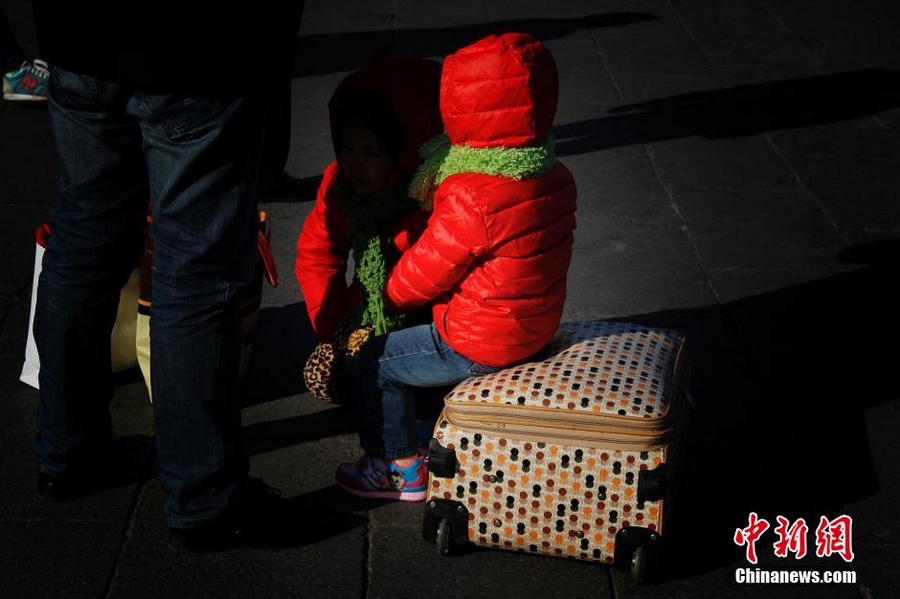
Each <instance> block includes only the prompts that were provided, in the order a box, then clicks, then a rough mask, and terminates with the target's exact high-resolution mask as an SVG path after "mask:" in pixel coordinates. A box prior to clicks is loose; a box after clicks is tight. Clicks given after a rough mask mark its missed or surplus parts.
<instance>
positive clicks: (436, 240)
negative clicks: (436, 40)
mask: <svg viewBox="0 0 900 599" xmlns="http://www.w3.org/2000/svg"><path fill="white" fill-rule="evenodd" d="M557 92H558V76H557V72H556V66H555V63H554V61H553V58H552V56H551V55H550V53H549V51H548V50H547V49H546V47H545V46H544V45H543V44H541V43H540V42H539V41H537V40H535V39H534V38H532V37H530V36H527V35H524V34H505V35H502V36H490V37H487V38H485V39H483V40H481V41H479V42H476V43H475V44H473V45H471V46H468V47H465V48H463V49H461V50H459V51H457V52H456V53H454V54H452V55H450V56H448V57H447V58H446V60H445V61H444V68H443V75H442V79H441V99H440V104H441V115H442V116H443V119H444V124H445V126H446V129H447V134H448V136H449V137H450V141H451V143H453V144H454V145H469V146H472V147H480V148H484V147H497V146H505V147H523V146H529V145H537V144H540V143H541V142H543V141H544V140H545V139H546V138H547V136H548V135H549V134H550V130H551V127H552V124H553V119H554V116H555V113H556V98H557ZM575 198H576V188H575V181H574V179H573V178H572V174H571V173H570V172H569V170H568V169H567V168H566V167H565V166H563V165H562V164H561V163H556V165H555V166H554V167H553V168H552V169H551V170H550V172H548V173H547V174H546V175H544V176H542V177H539V178H536V179H525V180H515V179H511V178H507V177H502V176H492V175H485V174H476V173H459V174H455V175H451V176H449V177H447V178H446V179H445V180H444V181H443V182H442V183H441V185H440V186H439V187H438V188H437V190H436V192H435V195H434V212H433V214H432V216H431V219H430V220H429V222H428V228H427V229H426V230H425V232H424V233H423V234H422V236H421V237H420V238H419V240H418V241H417V242H416V243H415V244H414V245H413V246H412V248H410V249H409V251H407V252H406V253H405V254H404V255H403V256H402V257H401V258H400V261H399V262H398V263H397V265H396V266H395V267H394V269H393V271H392V272H391V274H390V276H389V278H388V282H387V287H386V299H387V301H388V302H389V303H390V304H393V306H394V307H395V308H396V309H408V308H410V307H412V306H419V305H423V304H425V303H428V302H431V301H433V302H434V304H433V309H432V313H433V316H434V321H435V325H436V326H437V330H438V332H439V334H440V335H441V337H442V338H443V339H444V340H445V341H446V342H447V343H448V344H449V345H450V346H451V347H452V348H453V349H454V350H456V351H457V352H459V353H460V354H462V355H464V356H466V357H467V358H469V359H471V360H475V361H476V362H480V363H482V364H487V365H491V366H505V365H508V364H512V363H515V362H518V361H521V360H523V359H525V358H528V357H529V356H531V355H533V354H534V353H535V352H537V351H538V350H540V349H541V348H542V347H543V346H544V345H546V344H547V343H548V342H549V341H550V339H552V337H553V335H554V333H555V332H556V328H557V326H558V325H559V321H560V319H561V317H562V311H563V305H564V303H565V299H566V274H567V271H568V268H569V262H570V259H571V256H572V243H573V231H574V230H575Z"/></svg>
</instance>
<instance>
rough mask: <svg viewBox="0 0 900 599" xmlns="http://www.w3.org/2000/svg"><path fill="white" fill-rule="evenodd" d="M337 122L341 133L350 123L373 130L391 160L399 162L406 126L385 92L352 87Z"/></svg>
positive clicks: (339, 107)
mask: <svg viewBox="0 0 900 599" xmlns="http://www.w3.org/2000/svg"><path fill="white" fill-rule="evenodd" d="M336 122H337V126H338V129H337V132H338V135H340V132H341V131H342V130H343V129H344V126H345V125H347V124H348V123H349V124H352V125H356V126H362V127H366V128H368V129H371V130H372V133H374V135H375V138H376V139H377V140H378V143H380V144H381V146H382V147H383V148H384V151H385V152H386V153H387V154H388V156H389V157H390V158H391V161H392V162H394V163H395V164H396V163H397V162H398V161H399V159H400V154H402V153H403V138H404V130H403V125H402V124H401V123H400V119H398V118H397V115H396V114H395V113H394V109H393V108H391V105H390V104H389V103H388V101H387V100H386V99H385V98H384V96H382V95H381V94H378V93H375V92H372V91H369V90H366V89H363V88H359V87H357V88H352V89H348V90H347V92H346V93H345V94H344V96H343V98H341V100H340V103H339V104H338V106H337V121H336Z"/></svg>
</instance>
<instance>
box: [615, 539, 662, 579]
mask: <svg viewBox="0 0 900 599" xmlns="http://www.w3.org/2000/svg"><path fill="white" fill-rule="evenodd" d="M662 545H663V539H662V537H661V536H660V535H659V534H657V533H656V532H654V531H652V530H648V529H646V528H642V527H639V526H631V527H628V528H623V529H621V530H620V531H619V532H618V533H617V534H616V552H615V556H614V563H615V565H616V566H617V567H618V568H620V569H622V570H626V571H630V572H631V578H632V579H633V580H634V581H635V582H636V583H638V584H645V583H648V582H654V581H656V580H658V579H659V578H660V577H661V575H662V566H663V564H662V561H663V546H662Z"/></svg>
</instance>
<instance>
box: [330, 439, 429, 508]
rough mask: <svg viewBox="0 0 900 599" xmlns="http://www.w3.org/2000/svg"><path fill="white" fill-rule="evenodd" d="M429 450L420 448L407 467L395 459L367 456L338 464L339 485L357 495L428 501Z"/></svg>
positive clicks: (337, 477)
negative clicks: (427, 455) (427, 451)
mask: <svg viewBox="0 0 900 599" xmlns="http://www.w3.org/2000/svg"><path fill="white" fill-rule="evenodd" d="M425 455H426V454H425V452H424V451H421V450H420V451H419V453H418V454H417V455H416V459H415V461H413V463H412V464H410V465H409V466H406V467H402V466H398V465H397V463H396V461H394V460H383V459H381V458H372V457H369V456H363V457H361V458H359V460H357V461H356V462H347V463H345V464H341V465H340V466H338V469H337V472H336V473H335V478H336V479H337V483H338V485H339V486H340V487H341V488H342V489H344V490H345V491H347V492H348V493H350V494H351V495H356V496H357V497H369V498H372V499H397V500H399V501H424V500H425V495H426V491H427V490H428V467H427V464H426V463H425Z"/></svg>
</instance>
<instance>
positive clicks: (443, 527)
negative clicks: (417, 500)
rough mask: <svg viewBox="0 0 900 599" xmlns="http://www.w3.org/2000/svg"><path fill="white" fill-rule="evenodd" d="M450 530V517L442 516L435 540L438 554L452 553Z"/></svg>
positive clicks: (445, 555) (446, 554)
mask: <svg viewBox="0 0 900 599" xmlns="http://www.w3.org/2000/svg"><path fill="white" fill-rule="evenodd" d="M450 532H451V530H450V519H449V518H441V519H440V520H439V521H438V524H437V532H436V535H435V538H434V542H435V544H437V550H438V555H439V556H441V557H447V556H448V555H450V548H451V542H450Z"/></svg>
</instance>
